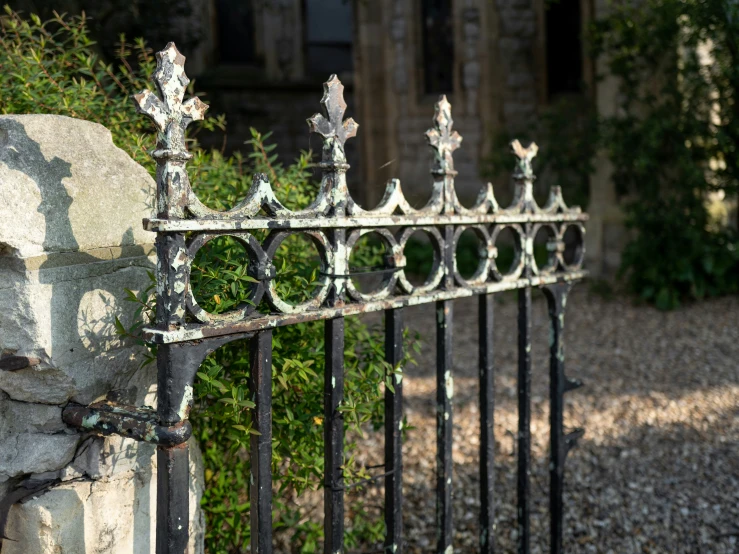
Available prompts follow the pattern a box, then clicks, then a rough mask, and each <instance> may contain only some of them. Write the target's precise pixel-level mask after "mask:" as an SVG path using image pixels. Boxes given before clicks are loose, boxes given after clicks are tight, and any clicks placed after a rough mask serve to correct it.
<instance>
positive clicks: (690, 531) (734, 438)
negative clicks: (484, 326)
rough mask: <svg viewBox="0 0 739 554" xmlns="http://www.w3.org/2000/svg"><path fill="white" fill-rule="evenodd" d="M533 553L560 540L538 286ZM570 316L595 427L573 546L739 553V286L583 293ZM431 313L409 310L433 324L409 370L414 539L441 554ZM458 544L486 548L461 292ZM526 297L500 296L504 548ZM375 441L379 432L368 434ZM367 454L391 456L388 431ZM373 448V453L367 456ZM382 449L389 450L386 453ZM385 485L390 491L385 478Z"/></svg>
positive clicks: (570, 469)
mask: <svg viewBox="0 0 739 554" xmlns="http://www.w3.org/2000/svg"><path fill="white" fill-rule="evenodd" d="M534 298H535V300H534V307H533V312H534V320H533V337H534V341H535V342H534V347H533V379H532V381H533V383H532V391H533V398H532V459H533V466H532V476H531V477H532V493H533V495H534V505H533V507H532V519H531V529H532V533H533V535H534V536H533V539H532V552H534V553H543V552H548V551H549V550H548V538H547V537H548V527H549V523H548V519H547V518H548V512H547V507H548V500H547V491H548V486H549V485H548V471H547V466H548V457H547V455H548V454H547V449H548V443H549V439H548V432H549V428H548V398H547V394H548V385H549V378H548V346H547V337H548V321H547V314H546V303H545V300H544V298H543V296H542V295H541V294H540V293H538V292H537V293H535V296H534ZM567 308H568V311H567V314H566V318H565V327H566V331H565V340H566V342H565V344H566V355H567V368H568V370H567V373H568V374H569V375H570V376H571V377H577V378H580V379H582V380H583V381H584V383H585V386H584V387H583V388H581V389H578V390H576V391H573V392H571V393H569V394H568V395H567V408H566V412H565V425H566V426H569V427H584V428H585V430H586V433H585V437H584V438H583V439H582V440H581V441H580V443H579V445H578V447H577V448H576V449H575V450H573V451H572V452H571V453H570V456H569V458H568V462H567V473H566V493H565V505H566V516H565V518H566V519H565V529H566V533H565V549H564V550H565V552H568V553H586V552H587V553H591V552H592V553H603V554H606V553H613V554H629V553H670V554H679V553H686V554H688V553H690V554H698V553H700V554H719V553H734V552H739V298H724V299H719V300H710V301H706V302H702V303H699V304H695V305H692V306H688V307H685V308H682V309H680V310H676V311H673V312H669V313H662V312H659V311H657V310H655V309H653V308H649V307H644V306H634V305H632V304H631V303H630V301H628V300H625V299H616V300H612V301H606V300H603V299H602V298H600V297H598V296H595V295H592V294H590V293H588V292H587V290H586V285H579V289H578V288H577V287H576V288H575V290H574V291H573V293H572V295H571V297H570V299H569V301H568V304H567ZM433 321H434V311H433V306H431V305H427V306H422V307H418V308H412V309H408V310H407V311H406V322H407V323H408V324H409V325H410V326H411V328H412V329H415V330H417V331H419V332H421V333H422V334H425V340H424V352H423V354H422V355H421V356H420V357H418V362H419V364H418V366H416V367H410V368H406V379H404V395H405V409H406V414H407V416H408V420H409V423H410V424H411V425H412V426H414V427H415V429H413V430H411V431H410V432H409V434H408V437H407V440H406V443H405V445H404V474H405V484H404V494H405V506H404V514H405V515H404V517H405V536H406V540H407V550H406V551H407V552H413V553H415V552H424V553H428V552H432V551H433V550H434V547H435V531H434V506H435V498H434V486H435V480H434V467H435V460H434V454H435V445H436V438H435V437H436V435H435V416H434V409H435V407H434V398H435V377H434V372H435V348H434V336H433V331H432V330H433ZM454 330H455V351H454V359H455V367H454V373H455V375H454V378H455V384H454V390H455V397H454V404H455V406H454V408H455V413H454V426H455V430H456V433H455V443H454V462H455V491H454V517H455V528H456V537H455V551H456V552H463V553H467V552H476V551H478V548H477V544H478V543H477V518H478V515H477V514H478V511H479V500H478V495H479V492H478V490H479V479H478V450H477V449H478V448H479V439H478V429H479V426H478V418H479V414H478V407H477V395H478V383H477V303H476V300H474V299H469V300H460V301H457V302H456V303H455V323H454ZM516 336H517V329H516V301H515V296H512V295H511V296H504V297H500V298H499V302H498V304H497V305H496V330H495V349H496V352H495V354H496V363H497V376H496V422H495V433H496V443H497V444H496V451H497V459H496V471H497V490H496V494H497V495H498V496H497V498H498V504H497V522H498V536H497V537H496V542H497V545H498V549H499V550H498V551H499V552H515V539H516V536H515V533H516V530H515V527H516V523H515V519H516V518H515V495H516V473H515V472H516V469H515V464H516V451H515V441H514V432H515V429H516V425H517V407H516V406H517V404H516V359H517V358H516ZM375 440H378V439H376V438H371V439H369V442H374V441H375ZM379 440H380V442H379V443H378V444H368V445H367V449H366V450H365V449H364V448H363V449H362V450H363V452H373V454H371V455H367V461H368V462H372V461H373V460H371V459H370V457H371V458H374V457H375V454H374V453H375V452H376V453H378V454H379V455H380V456H381V452H382V450H381V449H382V443H381V439H379ZM361 457H364V456H361ZM380 462H381V460H380ZM375 492H376V493H379V492H380V491H379V490H378V491H375Z"/></svg>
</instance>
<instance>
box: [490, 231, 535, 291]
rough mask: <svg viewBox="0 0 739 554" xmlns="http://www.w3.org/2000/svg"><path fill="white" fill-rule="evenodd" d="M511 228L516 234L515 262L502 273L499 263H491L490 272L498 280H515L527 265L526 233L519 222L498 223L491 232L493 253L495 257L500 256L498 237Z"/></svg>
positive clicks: (514, 246)
mask: <svg viewBox="0 0 739 554" xmlns="http://www.w3.org/2000/svg"><path fill="white" fill-rule="evenodd" d="M505 229H510V230H511V233H513V234H514V235H515V240H514V242H513V251H514V253H513V256H514V257H513V262H512V263H511V267H510V269H509V270H508V272H507V273H502V272H501V271H500V269H498V265H497V263H496V262H495V261H493V263H491V264H490V273H491V274H492V276H493V278H494V279H495V280H496V281H515V280H516V279H518V278H519V277H520V276H521V273H523V269H524V266H525V265H526V259H525V258H526V256H524V252H525V250H526V248H525V244H524V243H525V240H526V239H525V235H526V233H524V230H523V228H522V227H521V225H520V224H518V223H513V224H507V225H496V226H495V227H494V228H493V232H492V233H491V234H490V243H489V244H490V245H491V247H492V253H493V255H494V258H496V259H497V257H498V247H497V245H496V244H497V242H498V237H499V236H500V234H501V233H502V232H503V231H504V230H505Z"/></svg>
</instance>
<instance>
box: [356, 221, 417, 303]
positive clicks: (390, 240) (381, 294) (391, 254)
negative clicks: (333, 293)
mask: <svg viewBox="0 0 739 554" xmlns="http://www.w3.org/2000/svg"><path fill="white" fill-rule="evenodd" d="M372 233H374V234H376V235H378V236H379V237H380V238H381V240H382V242H383V243H384V245H385V252H386V254H385V256H386V259H385V265H386V266H387V268H388V269H396V271H388V272H386V273H384V275H383V278H382V284H381V285H380V288H379V289H378V290H376V291H373V292H361V291H360V290H358V289H357V287H356V286H355V284H354V281H353V280H352V279H351V277H347V279H346V290H347V293H348V294H349V296H350V297H351V298H352V299H353V300H357V301H369V300H380V299H382V298H387V297H388V296H390V295H391V294H392V292H393V289H394V288H395V283H396V282H397V280H398V270H399V269H402V268H403V267H405V257H404V256H403V250H402V249H401V248H400V246H399V245H398V243H397V241H396V240H395V237H394V236H393V234H392V233H391V232H390V231H388V230H387V229H357V230H356V231H353V232H352V233H351V234H350V235H349V238H348V239H347V241H346V255H347V267H348V260H349V257H350V256H351V253H352V249H353V248H354V247H355V246H356V244H357V242H358V241H359V239H360V238H361V237H363V236H364V235H368V234H372Z"/></svg>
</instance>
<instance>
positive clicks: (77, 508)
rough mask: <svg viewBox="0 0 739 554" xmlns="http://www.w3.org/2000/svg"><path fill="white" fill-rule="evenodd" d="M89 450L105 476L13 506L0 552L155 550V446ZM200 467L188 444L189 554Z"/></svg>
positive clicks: (194, 537) (197, 530)
mask: <svg viewBox="0 0 739 554" xmlns="http://www.w3.org/2000/svg"><path fill="white" fill-rule="evenodd" d="M96 442H98V443H101V444H102V442H103V441H102V440H99V439H98V440H97V441H96ZM92 452H95V453H94V454H92V455H91V456H85V457H87V458H96V460H95V461H94V462H93V464H94V465H96V466H98V467H100V466H101V465H102V466H106V467H107V469H106V470H105V472H106V473H108V475H106V476H98V478H97V479H91V478H89V477H82V478H80V479H77V480H74V481H68V482H66V483H63V484H61V485H59V486H57V487H54V488H51V489H49V490H47V491H45V492H42V493H39V494H37V495H34V496H33V497H29V498H27V499H25V500H24V501H22V502H20V503H19V504H17V505H16V506H15V507H14V509H13V510H12V511H11V512H10V517H9V520H8V524H7V526H6V530H5V535H6V536H7V537H8V538H9V539H11V540H7V541H3V545H2V554H47V553H48V554H52V553H53V554H86V553H90V554H92V553H96V554H97V553H105V554H149V553H151V554H154V552H155V544H156V543H155V530H156V523H155V517H154V514H155V509H156V456H155V448H154V447H153V446H151V445H148V444H140V443H136V442H135V441H133V440H131V439H113V441H112V443H111V444H108V445H107V446H104V447H103V448H102V449H100V448H97V450H96V448H95V447H92ZM107 458H112V459H113V463H112V464H111V462H109V461H107V460H106V459H107ZM88 462H90V460H88ZM113 465H114V466H115V469H114V470H113V471H111V469H110V468H111V466H113ZM201 467H202V460H201V459H200V452H199V450H198V448H197V444H196V443H194V442H192V443H191V447H190V472H191V482H190V514H191V521H192V524H191V537H190V548H189V550H188V552H189V553H190V554H201V553H202V537H203V520H202V517H201V514H200V510H199V504H200V498H201V497H202V492H203V478H202V471H201V470H200V468H201Z"/></svg>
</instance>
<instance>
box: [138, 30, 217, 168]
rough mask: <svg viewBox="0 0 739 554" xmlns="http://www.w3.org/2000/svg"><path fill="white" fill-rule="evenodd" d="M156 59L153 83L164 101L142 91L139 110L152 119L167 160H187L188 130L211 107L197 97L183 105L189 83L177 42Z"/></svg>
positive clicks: (159, 145)
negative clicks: (183, 158)
mask: <svg viewBox="0 0 739 554" xmlns="http://www.w3.org/2000/svg"><path fill="white" fill-rule="evenodd" d="M156 58H157V68H156V71H155V72H154V74H153V75H152V80H153V81H154V82H155V83H156V86H157V89H158V90H159V96H160V97H161V98H159V97H157V95H156V94H154V93H153V92H151V91H150V90H148V89H147V90H143V91H141V92H139V93H138V94H134V95H133V99H134V102H136V109H137V110H138V111H139V112H140V113H142V114H144V115H147V116H149V117H150V118H151V119H152V121H154V123H155V124H156V126H157V128H158V129H159V144H158V147H159V149H160V150H162V149H163V150H164V152H166V153H167V154H169V156H168V157H178V156H179V157H187V149H186V147H185V129H186V128H187V126H188V125H189V124H190V123H191V122H193V121H196V120H200V119H203V117H204V116H205V110H207V109H208V106H207V105H206V104H204V103H203V102H201V101H200V99H199V98H198V97H192V98H190V99H189V100H187V101H186V102H183V101H182V99H183V98H184V96H185V91H186V89H187V85H188V84H189V83H190V79H188V78H187V75H185V56H183V55H182V54H181V53H180V51H179V50H177V47H176V46H175V44H174V42H170V43H169V44H167V46H166V47H165V48H164V50H162V51H161V52H157V54H156ZM165 157H166V156H165Z"/></svg>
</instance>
